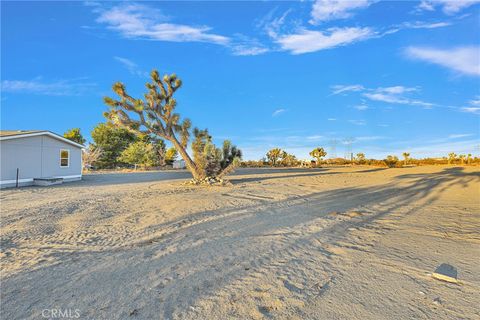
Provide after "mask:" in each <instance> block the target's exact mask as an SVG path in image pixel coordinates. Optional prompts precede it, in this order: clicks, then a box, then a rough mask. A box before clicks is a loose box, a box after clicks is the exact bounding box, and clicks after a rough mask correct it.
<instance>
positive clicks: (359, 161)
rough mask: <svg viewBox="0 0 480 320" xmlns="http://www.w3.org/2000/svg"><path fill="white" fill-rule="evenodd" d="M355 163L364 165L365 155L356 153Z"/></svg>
mask: <svg viewBox="0 0 480 320" xmlns="http://www.w3.org/2000/svg"><path fill="white" fill-rule="evenodd" d="M357 161H358V163H359V164H363V163H365V153H362V152H359V153H357Z"/></svg>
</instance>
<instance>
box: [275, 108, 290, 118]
mask: <svg viewBox="0 0 480 320" xmlns="http://www.w3.org/2000/svg"><path fill="white" fill-rule="evenodd" d="M286 111H287V110H285V109H277V110H275V111H274V112H273V113H272V117H277V116H279V115H281V114H282V113H284V112H286Z"/></svg>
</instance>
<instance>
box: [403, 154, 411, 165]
mask: <svg viewBox="0 0 480 320" xmlns="http://www.w3.org/2000/svg"><path fill="white" fill-rule="evenodd" d="M402 155H403V165H405V166H406V165H407V163H408V159H409V157H410V153H408V152H404V153H402Z"/></svg>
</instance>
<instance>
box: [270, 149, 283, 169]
mask: <svg viewBox="0 0 480 320" xmlns="http://www.w3.org/2000/svg"><path fill="white" fill-rule="evenodd" d="M282 152H283V151H282V149H280V148H273V149H271V150H269V151H268V152H267V154H266V156H267V159H268V162H270V164H271V165H272V166H276V165H277V163H278V160H279V159H280V157H281V156H282Z"/></svg>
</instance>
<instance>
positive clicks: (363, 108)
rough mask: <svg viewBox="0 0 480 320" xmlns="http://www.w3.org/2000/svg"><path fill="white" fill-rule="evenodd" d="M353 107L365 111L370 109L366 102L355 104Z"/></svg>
mask: <svg viewBox="0 0 480 320" xmlns="http://www.w3.org/2000/svg"><path fill="white" fill-rule="evenodd" d="M353 108H354V109H357V110H358V111H365V110H368V109H369V108H368V106H367V105H365V104H359V105H356V106H353Z"/></svg>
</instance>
